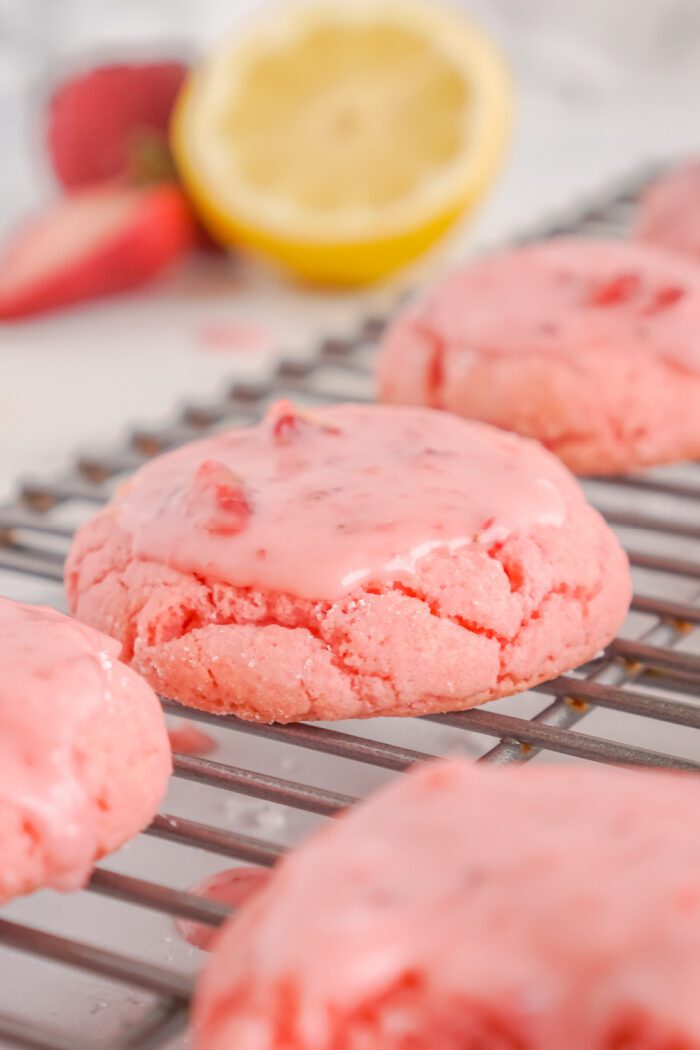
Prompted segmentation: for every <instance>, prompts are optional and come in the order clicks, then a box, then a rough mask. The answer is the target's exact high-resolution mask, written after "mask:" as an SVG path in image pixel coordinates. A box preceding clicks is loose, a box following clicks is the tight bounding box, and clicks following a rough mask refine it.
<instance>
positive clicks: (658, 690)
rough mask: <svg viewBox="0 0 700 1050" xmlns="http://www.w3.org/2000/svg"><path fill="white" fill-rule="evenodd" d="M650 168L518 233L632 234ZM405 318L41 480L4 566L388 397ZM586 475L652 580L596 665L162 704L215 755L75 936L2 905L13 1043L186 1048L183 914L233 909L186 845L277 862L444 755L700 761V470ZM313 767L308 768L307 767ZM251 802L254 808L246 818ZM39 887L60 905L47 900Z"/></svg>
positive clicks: (6, 525)
mask: <svg viewBox="0 0 700 1050" xmlns="http://www.w3.org/2000/svg"><path fill="white" fill-rule="evenodd" d="M651 174H652V173H650V172H646V173H644V174H643V175H639V176H638V177H637V178H635V179H634V180H630V181H628V182H626V183H625V184H624V185H621V186H619V187H617V188H616V189H614V190H611V191H610V192H608V193H606V194H604V195H602V196H601V197H600V198H599V199H595V200H593V201H591V202H589V203H587V204H585V205H583V206H581V207H580V208H579V209H578V210H577V211H576V212H575V213H572V214H569V215H567V216H565V217H564V218H562V219H561V220H560V221H557V222H555V223H549V224H547V225H545V226H543V227H542V228H541V229H538V230H535V231H533V232H531V233H530V234H528V236H527V237H523V238H519V239H518V240H519V241H525V240H528V239H535V238H536V237H541V236H556V235H561V234H571V233H575V234H582V235H600V236H617V235H623V234H624V232H625V229H626V228H627V225H628V223H629V220H630V217H631V214H632V212H633V210H634V207H635V202H636V199H637V197H638V194H639V191H640V189H641V188H642V187H643V186H644V184H645V183H646V182H647V181H648V179H649V178H650V177H651ZM387 319H388V318H386V317H378V316H377V317H368V318H366V319H365V320H364V321H363V322H362V324H361V325H360V326H359V327H358V330H357V332H356V333H355V334H354V335H353V336H351V337H347V336H343V337H340V338H327V339H324V340H323V341H321V342H320V343H319V344H318V345H316V346H314V347H310V348H309V350H308V353H307V354H305V355H303V354H299V353H298V352H295V353H294V354H293V355H291V354H290V355H289V356H285V355H282V356H281V357H280V359H279V362H278V364H277V365H276V366H275V369H274V372H273V373H272V374H271V375H270V376H268V377H267V378H266V379H264V380H260V381H259V382H255V383H250V382H248V383H240V382H237V383H234V384H233V386H232V387H231V388H230V389H229V390H228V391H226V393H225V396H223V397H222V398H221V399H220V400H218V401H216V402H214V403H211V404H205V405H189V406H186V407H185V408H184V409H183V410H182V412H181V413H180V414H179V416H178V418H177V419H176V421H175V422H174V423H173V425H171V426H167V427H165V428H163V429H159V430H139V431H137V432H134V433H133V434H132V435H131V438H130V440H129V441H128V442H127V443H125V444H123V445H121V446H120V447H117V448H114V449H112V450H110V451H108V452H106V453H104V454H87V455H83V456H81V457H79V459H77V460H76V462H75V464H74V466H73V467H72V468H71V469H70V470H69V471H68V472H67V473H65V474H64V475H62V476H60V477H56V478H54V479H53V480H49V481H45V482H44V481H42V482H27V483H25V484H24V485H23V486H22V488H21V491H20V493H19V495H18V497H17V499H16V501H15V502H13V503H12V504H10V505H7V506H5V507H4V508H0V571H5V572H10V573H18V574H21V575H22V576H23V577H25V578H33V579H38V580H42V581H53V582H55V581H59V580H60V577H61V572H62V562H63V556H64V554H65V551H66V548H67V545H68V543H69V541H70V536H71V534H72V531H73V529H74V527H75V525H76V524H77V523H78V522H79V521H81V520H83V519H84V518H85V517H86V516H88V515H89V514H90V513H92V512H93V511H94V509H95V506H96V505H98V504H100V503H102V502H103V501H104V500H105V499H107V498H109V495H110V494H111V492H112V491H113V489H114V487H115V485H116V484H118V483H119V481H120V480H122V478H123V476H124V475H125V474H126V473H128V472H129V471H131V470H132V469H133V468H135V467H137V466H139V464H141V463H143V462H144V461H145V460H146V459H148V458H149V457H151V456H153V455H155V454H157V453H159V452H162V451H164V450H165V449H169V448H172V447H174V446H176V445H178V444H180V443H182V442H183V441H186V440H189V439H191V438H196V437H198V436H201V435H203V434H206V433H209V432H211V431H212V430H215V429H218V428H221V427H224V426H228V425H235V424H238V423H245V422H249V421H251V420H252V419H255V418H257V417H258V416H259V415H260V414H261V413H262V412H263V411H264V409H265V407H266V406H267V404H268V403H269V402H270V401H271V400H273V399H274V398H277V397H279V396H289V397H292V398H294V399H295V400H297V401H299V402H301V403H308V404H314V403H318V402H323V401H331V400H338V399H346V400H347V399H351V398H354V399H370V398H371V395H372V382H371V367H370V366H371V360H372V356H373V353H374V350H375V345H376V341H377V338H378V336H379V335H380V334H381V331H382V329H383V327H384V325H385V323H386V321H387ZM586 488H587V490H588V494H589V496H590V498H591V499H592V501H593V502H594V503H595V504H596V505H597V506H598V507H599V508H600V509H601V510H602V511H603V513H604V514H605V515H606V517H607V519H608V521H609V522H610V523H611V524H612V525H613V527H615V528H616V530H617V531H618V533H619V534H620V536H621V538H622V540H623V542H624V544H625V546H626V548H627V550H628V552H629V555H630V560H631V563H632V566H633V569H634V575H635V584H636V587H635V597H634V601H633V605H632V613H631V615H630V617H629V619H628V622H627V624H626V626H625V629H624V631H623V632H622V634H621V636H620V637H619V638H617V639H616V640H615V641H614V642H613V643H612V644H611V645H610V646H609V647H608V649H607V650H606V651H605V652H604V653H602V654H601V655H600V656H599V657H598V658H597V659H596V660H594V661H593V662H592V663H591V664H589V665H587V666H586V667H584V668H580V669H579V670H578V671H576V672H574V673H571V674H567V675H562V676H561V677H559V678H557V679H555V680H554V681H550V682H547V683H544V684H543V685H541V686H538V687H537V688H536V689H534V690H531V691H530V692H529V693H528V694H525V695H523V696H521V697H517V698H512V699H510V700H508V701H504V702H498V703H496V704H491V705H489V706H488V707H485V708H482V709H479V710H475V711H468V712H461V713H455V714H445V715H431V716H428V717H427V718H425V719H410V720H403V719H402V720H396V719H395V720H391V721H389V720H379V721H377V722H376V723H360V724H348V723H345V724H343V725H342V726H340V727H338V726H334V727H326V726H321V725H306V724H302V725H291V726H262V725H253V724H246V723H243V722H240V721H238V720H237V719H235V718H233V717H230V718H226V719H221V718H218V717H216V716H210V715H207V714H205V713H202V712H195V711H186V710H184V709H182V708H180V707H179V706H178V705H175V704H172V703H171V702H169V701H168V700H164V701H163V702H164V706H165V710H166V712H167V713H168V714H173V713H176V714H177V715H178V716H179V717H181V718H182V717H184V718H188V719H193V720H195V721H197V722H200V723H201V722H204V723H209V724H210V725H211V726H215V727H216V729H215V730H214V733H215V735H216V739H217V741H218V745H219V746H218V750H217V751H216V752H215V757H214V758H209V757H196V756H192V755H184V754H176V755H175V783H174V787H175V788H176V789H177V790H176V791H175V797H174V805H175V808H176V809H177V810H178V811H177V812H165V813H162V814H161V815H159V816H158V817H157V818H156V819H155V821H154V822H153V824H152V825H151V827H150V828H148V829H147V831H146V832H145V833H144V835H143V836H140V837H139V840H138V842H137V843H136V844H134V848H133V852H132V854H129V850H127V851H126V852H125V856H127V857H131V859H132V868H131V871H129V864H128V863H127V864H122V865H121V866H120V865H119V863H118V859H117V862H116V863H117V866H116V867H115V860H114V858H112V859H111V861H110V859H107V861H105V866H100V867H99V868H98V869H97V870H96V871H95V873H94V875H93V877H92V879H91V882H90V884H89V886H88V888H87V890H86V891H85V892H84V893H81V894H77V895H74V896H73V897H72V898H71V907H72V912H71V916H70V922H69V923H68V931H69V932H65V931H63V932H61V931H60V930H59V932H56V923H55V922H54V916H55V914H56V912H57V910H60V908H59V903H58V902H60V901H61V900H65V898H59V897H57V896H55V895H49V896H48V902H47V899H46V895H41V894H40V895H37V896H35V897H34V898H31V899H30V900H28V901H26V902H22V903H21V905H20V906H19V912H18V914H16V913H15V911H13V908H14V905H11V906H10V907H9V909H4V910H3V912H2V916H3V917H0V972H1V973H2V974H3V982H2V983H3V984H6V983H7V978H8V977H10V976H11V972H12V971H14V969H15V967H17V972H18V981H22V982H23V985H26V983H27V981H30V982H32V983H33V982H34V981H35V980H36V982H37V983H36V989H37V992H36V998H35V1000H32V998H31V996H30V997H29V998H28V997H27V996H26V994H25V995H24V996H17V997H16V1001H15V998H14V997H12V996H11V997H10V999H11V1001H10V1003H9V1005H8V1006H7V1008H6V1004H5V1003H4V1001H2V1002H0V1045H3V1046H17V1047H20V1046H23V1047H32V1048H36V1050H80V1048H85V1050H93V1048H94V1050H97V1048H100V1050H105V1048H107V1050H129V1048H138V1050H150V1048H156V1047H167V1046H171V1047H174V1046H180V1045H183V1044H182V1041H181V1040H182V1034H183V1032H184V1029H185V1027H186V1023H187V1009H188V1002H189V998H190V994H191V990H192V984H193V979H194V976H195V973H196V970H197V968H198V966H199V965H200V963H201V956H200V955H199V953H197V952H196V951H195V950H194V949H187V948H185V947H183V946H181V944H180V942H179V941H178V939H177V935H176V934H175V933H174V930H173V928H172V919H173V918H175V917H180V918H183V919H190V920H197V921H199V922H202V923H206V924H209V925H216V924H218V923H220V922H221V921H222V920H223V918H224V917H225V915H226V914H227V912H226V909H225V908H224V907H223V906H221V905H219V904H216V903H214V902H211V901H207V900H203V899H201V898H198V897H197V896H196V895H194V894H192V893H189V892H187V891H186V890H184V889H182V882H183V879H184V878H185V877H186V874H187V872H189V871H194V870H195V868H196V865H195V866H194V867H193V866H192V864H189V866H188V862H187V861H186V859H185V858H186V857H190V858H192V857H195V858H202V857H206V858H208V863H209V870H210V871H211V870H215V868H217V867H218V868H221V867H225V866H230V863H229V862H231V861H233V862H237V863H240V862H243V863H246V864H255V865H268V866H269V865H272V864H274V862H275V861H276V860H277V859H278V857H279V856H280V855H281V854H282V853H283V852H284V850H285V848H287V846H288V845H291V844H293V843H294V842H295V841H298V839H299V838H300V837H302V836H303V835H304V834H306V833H308V830H309V828H310V827H311V826H313V824H314V822H315V820H318V819H323V818H327V817H329V816H332V815H333V814H335V813H337V812H338V811H339V810H341V809H343V808H345V807H346V806H348V805H351V804H352V803H353V802H354V801H355V797H356V796H357V795H359V794H363V793H364V792H365V791H366V790H367V789H368V787H371V786H374V784H375V783H379V782H381V781H382V779H384V778H385V777H387V776H388V775H393V774H394V773H396V772H401V771H402V770H405V769H406V768H407V767H408V766H410V765H411V764H412V763H414V762H415V761H418V760H421V759H423V758H425V757H428V756H429V755H432V754H440V753H445V752H448V751H460V752H462V753H467V754H471V755H473V756H474V757H475V758H477V759H478V760H480V761H485V762H490V763H496V764H498V763H506V762H524V761H526V760H530V759H535V760H537V761H543V760H545V761H546V760H547V758H548V757H551V756H555V757H556V758H557V760H563V759H564V760H565V759H566V758H567V757H568V758H573V759H576V760H581V759H587V760H592V761H596V762H607V763H614V764H628V765H637V766H656V767H669V768H674V769H684V770H696V771H700V736H699V735H698V734H697V732H693V731H694V730H695V731H697V730H698V729H700V702H699V700H700V655H698V653H699V652H700V645H698V634H699V632H698V631H697V628H698V625H700V465H696V464H691V465H683V466H680V467H673V468H664V469H660V470H654V471H649V472H647V473H644V474H639V475H634V476H629V477H624V478H614V479H591V480H590V481H588V482H586ZM584 719H585V720H586V727H585V728H586V731H585V732H584V731H581V729H580V723H581V722H582V721H583V720H584ZM305 759H308V761H306V765H304V763H305ZM300 769H303V775H298V776H291V773H297V774H299V773H300ZM271 770H272V771H271ZM280 772H282V773H286V774H287V775H285V776H280V775H279V773H280ZM358 788H359V790H354V789H358ZM214 796H215V797H216V799H217V800H218V801H217V802H216V804H214V803H213V802H212V798H213V797H214ZM221 798H224V803H223V806H222V804H221ZM170 803H171V797H169V800H168V805H170ZM246 805H248V806H252V807H253V809H252V810H249V811H246V809H245V806H246ZM227 806H228V807H229V808H228V809H227V808H226V807H227ZM255 807H257V808H255ZM246 812H248V815H249V816H250V813H251V812H253V813H254V814H255V819H254V820H252V821H251V820H248V822H247V823H246V821H245V820H243V821H241V820H240V819H239V818H241V814H243V816H245V814H246ZM297 817H298V818H300V819H299V820H297V819H296V818H297ZM241 827H242V830H241ZM251 830H253V831H255V832H256V833H255V834H251V833H250V832H251ZM154 840H158V842H157V843H155V842H154ZM164 842H165V843H167V844H168V845H167V847H166V846H164V845H163V843H164ZM139 843H140V844H139ZM156 846H157V848H155V847H156ZM129 849H131V847H129ZM164 850H165V851H166V852H165V853H164V852H163V851H164ZM120 856H121V855H120ZM222 858H228V860H227V861H225V860H224V859H222ZM154 872H155V873H156V874H155V875H154V874H153V873H154ZM185 885H190V883H185ZM40 898H43V900H44V905H43V907H39V905H38V904H35V902H36V901H37V900H38V899H40ZM76 902H77V903H76ZM81 902H82V903H81ZM110 908H112V909H115V908H116V910H112V911H109V909H110ZM105 909H108V912H107V920H105ZM8 916H9V917H8ZM159 923H160V924H159ZM59 925H60V924H59ZM98 929H99V930H101V934H102V938H101V941H100V939H99V938H98V937H96V936H94V934H95V931H96V930H98ZM174 962H175V963H176V964H177V965H174ZM32 966H33V967H34V968H33V969H32ZM23 967H24V969H23ZM46 967H48V968H49V973H50V976H46V975H45V973H44V971H45V968H46ZM59 971H60V973H61V974H64V973H67V972H70V975H71V980H70V982H69V983H68V984H66V985H65V991H61V992H60V994H59V995H58V1001H53V1000H55V999H56V995H54V996H53V1000H52V999H51V994H50V992H51V990H53V989H55V988H56V987H60V988H63V987H64V985H62V984H61V983H60V979H59V977H58V976H57V974H58V973H59ZM10 984H11V982H10ZM47 989H48V990H49V992H47V991H46V990H47ZM47 996H48V998H49V999H50V1000H51V1002H49V1007H50V1008H46V1003H45V1002H44V1001H43V1000H44V998H46V997H47ZM39 999H41V1000H42V1004H43V1007H44V1008H43V1009H42V1008H40V1006H39ZM18 1003H20V1005H18ZM100 1011H103V1012H102V1013H101V1012H100ZM115 1018H116V1020H115ZM66 1019H68V1020H66ZM3 1040H4V1042H3Z"/></svg>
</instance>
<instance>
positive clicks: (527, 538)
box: [66, 403, 630, 722]
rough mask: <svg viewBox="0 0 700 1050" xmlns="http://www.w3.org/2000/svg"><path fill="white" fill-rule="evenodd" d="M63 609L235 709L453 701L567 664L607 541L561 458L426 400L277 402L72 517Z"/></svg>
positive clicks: (617, 589)
mask: <svg viewBox="0 0 700 1050" xmlns="http://www.w3.org/2000/svg"><path fill="white" fill-rule="evenodd" d="M66 581H67V591H68V598H69V603H70V607H71V609H72V610H73V611H74V612H75V614H76V615H77V616H78V617H79V618H80V619H81V620H84V621H85V622H87V623H90V624H92V625H94V626H95V627H99V628H100V629H101V630H103V631H106V632H107V633H109V634H111V635H112V636H113V637H115V638H117V639H119V641H120V642H121V643H122V645H123V658H124V659H125V660H127V661H129V662H130V663H131V664H132V666H133V667H135V668H136V669H137V670H139V671H140V672H141V673H142V674H144V675H145V677H146V678H147V680H148V681H149V682H150V683H151V685H152V686H153V687H154V688H155V689H157V690H158V691H160V692H161V693H165V694H167V695H168V696H170V697H173V698H175V699H177V700H180V701H181V702H183V703H185V704H191V705H193V706H195V707H201V708H204V709H206V710H210V711H215V712H220V713H226V712H231V713H234V714H236V715H239V716H241V717H243V718H247V719H255V720H261V721H266V722H271V721H278V722H291V721H298V720H302V719H341V718H365V717H368V716H371V715H389V714H394V715H415V714H422V713H425V712H428V711H449V710H455V709H459V708H465V707H471V706H472V705H474V704H479V703H482V702H483V701H486V700H491V699H493V698H495V697H499V696H503V695H505V694H509V693H513V692H517V691H518V690H521V689H523V688H524V687H525V686H527V685H529V684H531V683H534V682H539V681H542V680H543V679H545V678H548V677H551V676H553V675H556V674H558V673H559V672H561V671H563V670H566V669H569V668H571V667H574V666H576V665H577V664H579V663H580V662H581V661H583V660H586V659H587V658H589V657H591V656H592V655H594V654H595V653H596V652H597V651H598V650H599V649H600V648H601V647H602V646H604V645H605V644H606V643H607V642H609V641H610V639H611V638H612V637H613V636H614V634H615V631H616V629H617V628H618V627H619V625H620V622H621V621H622V619H623V618H624V615H625V612H626V609H627V606H628V603H629V598H630V580H629V570H628V565H627V560H626V557H625V555H624V553H623V552H622V550H621V548H620V546H619V544H618V542H617V540H616V538H615V537H614V535H613V533H612V532H611V531H610V530H609V528H608V527H607V525H606V524H605V523H604V522H603V520H602V519H601V518H600V516H599V515H598V513H597V512H596V511H595V510H593V509H592V508H591V507H590V506H589V505H588V503H587V502H586V500H585V498H584V496H583V494H582V492H581V490H580V488H579V487H578V484H577V483H576V481H575V480H574V479H573V478H572V477H571V475H570V474H569V473H568V472H567V471H566V470H565V469H564V468H563V467H562V465H561V464H560V463H559V461H558V460H557V459H556V458H555V457H554V456H551V455H550V454H549V453H547V452H546V451H544V449H542V448H540V447H539V446H537V445H535V444H533V443H531V442H527V441H524V440H523V439H521V438H518V437H515V436H513V435H510V434H505V433H503V432H501V431H498V430H495V429H493V428H490V427H485V426H483V425H481V424H477V423H468V422H465V421H464V420H460V419H457V418H456V417H453V416H449V415H447V414H446V413H443V412H434V411H432V410H430V409H413V408H403V407H395V406H361V405H339V406H334V407H331V408H324V409H318V410H316V411H315V412H313V413H312V414H309V415H304V414H300V413H298V412H296V411H295V410H294V409H293V408H292V407H291V406H289V405H286V404H284V403H282V404H280V405H278V406H276V407H274V408H273V409H272V410H271V412H270V414H269V415H268V417H267V419H265V420H263V421H262V422H261V423H260V424H259V425H257V426H255V427H246V428H238V429H235V430H231V431H229V432H227V433H224V434H220V435H217V436H216V437H213V438H207V439H206V440H204V441H200V442H196V443H194V444H191V445H188V446H186V447H183V448H181V449H179V450H177V451H175V452H172V453H169V454H167V455H165V456H162V457H159V458H158V459H156V460H153V461H152V462H151V463H149V464H147V465H146V466H145V467H143V468H142V469H141V470H140V471H138V472H137V473H136V474H135V475H134V477H133V478H132V479H131V481H129V482H128V483H127V485H126V486H125V487H124V489H123V490H122V491H121V493H119V494H118V495H117V497H116V499H115V500H114V501H113V503H112V504H111V505H109V506H108V507H107V508H106V509H104V510H103V511H101V512H100V513H99V514H98V515H97V517H96V518H94V519H93V520H92V521H91V522H89V523H88V524H87V525H86V526H84V527H83V528H82V529H80V530H79V532H78V534H77V537H76V540H75V543H74V546H73V548H72V551H71V553H70V556H69V558H68V564H67V573H66Z"/></svg>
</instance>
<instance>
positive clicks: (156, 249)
mask: <svg viewBox="0 0 700 1050" xmlns="http://www.w3.org/2000/svg"><path fill="white" fill-rule="evenodd" d="M195 236H196V234H195V229H194V224H193V220H192V217H191V215H190V211H189V208H188V205H187V201H186V200H185V197H184V196H183V194H182V192H181V191H180V190H179V189H178V188H177V187H176V186H172V185H163V186H154V187H150V188H143V189H127V188H121V187H115V186H107V187H100V188H97V189H92V188H91V189H87V190H82V191H80V192H76V193H74V194H72V195H70V196H69V197H66V198H65V199H64V200H60V201H58V202H57V203H56V204H54V206H53V207H52V208H50V209H49V211H47V212H45V213H44V214H42V215H40V216H39V217H38V218H35V219H34V220H33V221H31V222H30V223H29V224H28V225H27V226H25V227H24V229H22V230H20V231H19V232H18V233H17V234H16V235H15V238H14V239H13V241H12V242H11V244H10V245H9V247H8V249H7V250H6V252H5V254H4V255H3V256H2V257H0V320H8V319H12V318H19V317H25V316H28V315H30V314H35V313H40V312H42V311H45V310H53V309H55V308H57V307H60V306H66V305H67V304H69V303H75V302H79V301H81V300H85V299H94V298H97V297H99V296H103V295H111V294H113V293H116V292H122V291H125V290H126V289H129V288H136V287H138V286H139V285H142V284H145V283H146V282H147V281H149V280H150V279H151V278H153V277H155V276H156V275H157V274H159V273H160V272H161V271H162V270H164V269H165V268H166V267H167V266H168V265H170V264H171V263H173V262H174V261H175V260H176V259H178V258H180V257H181V256H182V255H183V254H184V252H185V251H186V250H187V249H188V248H189V247H190V246H191V245H192V243H193V240H194V238H195Z"/></svg>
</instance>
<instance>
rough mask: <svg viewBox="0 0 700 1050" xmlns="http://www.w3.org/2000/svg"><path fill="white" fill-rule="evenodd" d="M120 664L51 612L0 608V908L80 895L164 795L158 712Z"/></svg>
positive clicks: (6, 604) (165, 748) (92, 634)
mask: <svg viewBox="0 0 700 1050" xmlns="http://www.w3.org/2000/svg"><path fill="white" fill-rule="evenodd" d="M118 655H119V645H118V644H117V643H115V642H114V641H113V640H112V639H111V638H105V637H104V636H103V635H101V634H99V633H98V632H97V631H94V630H92V628H90V627H85V626H84V625H83V624H79V623H76V622H75V621H73V620H70V619H68V617H67V616H61V614H60V613H57V612H54V610H53V609H46V608H43V607H39V606H30V605H20V604H18V603H16V602H11V601H8V600H7V599H5V598H0V664H1V665H2V677H1V678H0V902H2V901H6V900H9V899H10V898H11V897H15V896H17V895H18V894H21V893H28V892H29V891H31V890H35V889H38V888H39V887H40V886H50V887H52V888H53V889H58V890H74V889H78V888H79V887H80V886H82V885H84V883H85V882H86V881H87V879H88V878H89V876H90V873H91V871H92V868H93V865H94V863H95V861H96V860H98V859H99V858H100V857H101V856H102V855H103V854H105V853H109V852H110V851H111V850H115V849H118V848H119V847H120V846H121V845H123V843H125V842H126V841H127V840H128V839H130V838H131V837H132V836H133V835H135V834H136V833H137V832H138V831H140V830H141V828H143V827H144V826H145V825H146V824H148V823H149V821H150V820H151V817H152V816H153V814H154V813H155V810H156V806H157V805H158V802H159V801H160V799H161V797H162V796H163V794H164V793H165V789H166V786H167V783H168V777H169V775H170V768H171V767H170V747H169V744H168V737H167V733H166V731H165V723H164V720H163V714H162V711H161V708H160V704H159V703H158V699H157V697H156V696H155V695H154V693H153V691H152V690H151V689H150V688H149V687H148V686H147V685H146V683H145V682H144V681H143V680H142V679H141V678H140V677H139V676H138V675H137V674H135V673H134V671H132V670H130V668H128V667H125V666H124V665H123V664H121V663H120V662H119V661H118V660H117V656H118Z"/></svg>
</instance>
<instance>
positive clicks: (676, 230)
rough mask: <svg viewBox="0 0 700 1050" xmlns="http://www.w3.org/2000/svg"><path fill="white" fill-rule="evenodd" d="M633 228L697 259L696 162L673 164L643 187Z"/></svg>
mask: <svg viewBox="0 0 700 1050" xmlns="http://www.w3.org/2000/svg"><path fill="white" fill-rule="evenodd" d="M635 232H636V235H637V237H639V238H640V239H641V240H644V241H651V242H653V243H654V244H658V245H661V247H663V248H670V249H671V250H672V251H676V252H682V253H683V254H685V255H689V256H691V257H692V258H694V259H695V261H696V262H700V162H698V161H696V162H695V163H694V164H687V165H686V166H685V167H682V168H677V169H676V170H675V171H672V172H671V174H670V175H667V176H666V177H665V178H662V179H659V181H658V182H656V183H654V185H653V186H651V188H650V189H649V190H647V192H646V193H645V194H644V196H643V198H642V204H641V210H640V214H639V219H638V221H637V228H636V231H635Z"/></svg>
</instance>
